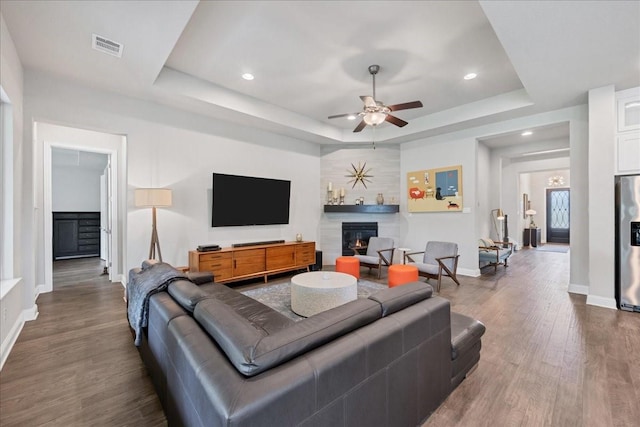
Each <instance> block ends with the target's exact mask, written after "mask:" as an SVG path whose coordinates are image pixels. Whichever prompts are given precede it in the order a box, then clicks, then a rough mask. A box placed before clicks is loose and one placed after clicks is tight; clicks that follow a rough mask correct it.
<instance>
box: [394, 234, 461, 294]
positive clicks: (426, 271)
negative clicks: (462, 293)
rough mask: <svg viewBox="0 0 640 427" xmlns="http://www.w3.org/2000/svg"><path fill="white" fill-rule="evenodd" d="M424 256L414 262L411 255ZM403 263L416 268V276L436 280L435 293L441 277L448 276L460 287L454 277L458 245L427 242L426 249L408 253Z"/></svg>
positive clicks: (438, 289) (438, 288) (456, 266)
mask: <svg viewBox="0 0 640 427" xmlns="http://www.w3.org/2000/svg"><path fill="white" fill-rule="evenodd" d="M418 254H424V255H423V257H422V260H421V261H416V260H414V258H412V255H418ZM404 256H405V262H406V263H407V264H409V265H415V266H416V267H418V274H419V275H420V276H422V277H426V278H427V281H429V279H438V283H437V285H436V291H437V292H440V284H441V282H442V276H445V277H446V276H448V277H451V279H453V281H454V282H456V285H458V286H460V282H459V281H458V278H457V277H456V271H457V269H458V258H459V257H460V255H458V244H457V243H452V242H427V247H426V248H425V250H424V251H421V252H409V253H406V254H405V255H404Z"/></svg>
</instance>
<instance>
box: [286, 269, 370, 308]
mask: <svg viewBox="0 0 640 427" xmlns="http://www.w3.org/2000/svg"><path fill="white" fill-rule="evenodd" d="M357 298H358V280H357V279H356V278H355V277H353V276H352V275H350V274H346V273H338V272H335V271H312V272H310V273H302V274H297V275H295V276H293V277H292V278H291V310H293V311H294V313H297V314H299V315H300V316H305V317H309V316H313V315H314V314H317V313H320V312H321V311H325V310H329V309H330V308H334V307H337V306H339V305H342V304H345V303H347V302H349V301H353V300H356V299H357Z"/></svg>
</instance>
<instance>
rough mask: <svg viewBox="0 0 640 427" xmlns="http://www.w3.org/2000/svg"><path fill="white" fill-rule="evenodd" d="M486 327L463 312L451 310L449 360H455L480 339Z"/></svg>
mask: <svg viewBox="0 0 640 427" xmlns="http://www.w3.org/2000/svg"><path fill="white" fill-rule="evenodd" d="M485 331H486V327H485V326H484V325H483V324H482V322H480V321H478V320H476V319H473V318H471V317H469V316H465V315H464V314H460V313H454V312H453V311H452V312H451V360H456V359H457V358H458V357H459V356H460V355H461V354H464V353H465V352H466V351H468V350H469V349H470V348H472V347H473V346H474V345H475V344H476V343H477V342H479V341H480V338H482V335H484V332H485Z"/></svg>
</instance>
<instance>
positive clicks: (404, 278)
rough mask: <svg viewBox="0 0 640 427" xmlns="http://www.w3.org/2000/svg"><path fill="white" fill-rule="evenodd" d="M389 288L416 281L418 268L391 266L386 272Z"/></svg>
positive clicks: (399, 265)
mask: <svg viewBox="0 0 640 427" xmlns="http://www.w3.org/2000/svg"><path fill="white" fill-rule="evenodd" d="M388 277H389V287H390V288H393V287H394V286H398V285H404V284H405V283H410V282H416V281H417V280H418V268H417V267H416V266H413V265H405V264H393V265H390V266H389V270H388Z"/></svg>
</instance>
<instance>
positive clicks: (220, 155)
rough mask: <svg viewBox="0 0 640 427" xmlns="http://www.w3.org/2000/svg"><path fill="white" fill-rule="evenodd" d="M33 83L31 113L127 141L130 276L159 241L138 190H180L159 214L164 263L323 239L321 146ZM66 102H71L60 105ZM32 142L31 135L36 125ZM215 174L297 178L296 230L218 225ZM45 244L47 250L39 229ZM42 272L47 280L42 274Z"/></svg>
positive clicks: (31, 77)
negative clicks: (217, 248) (249, 245)
mask: <svg viewBox="0 0 640 427" xmlns="http://www.w3.org/2000/svg"><path fill="white" fill-rule="evenodd" d="M26 81H27V84H26V88H27V91H26V93H25V114H26V115H28V116H29V117H38V118H40V120H42V121H48V122H52V123H63V124H65V125H67V126H72V127H78V128H85V129H94V130H98V131H103V132H108V133H115V134H120V135H126V137H127V153H126V157H127V163H128V170H127V183H128V191H127V193H128V194H127V212H128V215H127V236H128V237H127V248H126V250H127V260H126V261H125V267H124V269H123V270H124V271H123V272H124V273H126V272H127V271H128V270H129V269H130V268H132V267H134V266H138V265H139V264H140V262H141V261H142V260H143V259H145V258H146V257H147V255H148V247H149V241H150V238H151V236H150V232H151V212H150V211H149V210H148V209H137V208H135V207H134V205H133V190H134V189H135V188H138V187H156V186H157V187H168V188H171V189H172V190H173V207H171V208H168V209H159V210H158V232H159V239H160V244H161V248H162V255H163V259H164V260H165V261H167V262H169V263H172V264H175V265H186V264H187V263H188V251H189V250H192V249H195V248H196V247H197V246H198V245H199V244H204V243H218V244H220V245H223V246H226V245H229V244H231V243H236V242H246V241H260V240H273V239H284V240H294V238H295V234H296V233H298V232H300V233H302V234H303V236H304V238H305V239H306V240H310V241H311V240H317V238H318V223H319V218H320V213H321V206H320V203H319V200H318V197H317V189H318V188H319V185H320V184H319V176H320V150H319V148H318V146H316V145H314V144H310V143H307V142H303V141H299V140H294V139H291V138H288V137H284V136H280V135H276V134H272V133H268V132H264V131H258V130H253V129H250V128H244V127H241V126H238V125H233V124H229V123H223V122H220V121H217V120H215V119H214V118H211V117H204V116H199V115H196V114H193V113H189V112H185V111H181V110H177V109H173V108H170V107H166V106H162V105H158V104H154V103H150V102H145V101H140V100H135V99H132V98H128V97H125V96H122V95H118V94H113V93H106V92H99V91H95V90H93V89H89V88H85V87H81V86H77V85H75V84H73V83H70V82H67V81H64V80H58V79H56V78H53V77H51V76H48V75H44V74H40V73H37V72H29V73H27V79H26ZM60 99H65V103H64V104H61V103H60V102H59V100H60ZM25 136H26V137H27V138H31V137H32V135H31V130H30V129H27V135H25ZM36 148H38V149H40V148H41V147H36ZM32 154H33V153H29V156H31V155H32ZM35 156H36V158H38V157H39V154H38V153H37V152H36V153H35ZM26 168H27V169H28V170H29V173H34V166H33V165H31V164H27V165H26ZM213 172H220V173H230V174H239V175H252V176H263V177H271V178H279V179H290V180H291V181H292V186H291V188H292V193H291V216H290V224H289V225H278V226H255V227H225V228H212V227H211V225H210V224H211V220H210V215H211V212H210V209H211V194H210V193H211V180H212V178H211V176H212V173H213ZM30 184H31V183H30ZM36 184H37V183H36ZM34 188H35V195H28V196H27V197H33V198H34V199H35V200H36V201H40V200H42V190H41V189H40V187H39V186H38V185H36V186H35V187H34ZM36 222H38V223H40V222H42V218H41V217H38V218H36ZM37 240H38V242H39V243H41V244H45V243H44V242H43V241H42V232H41V231H40V230H38V239H37ZM34 251H35V252H36V253H37V257H38V261H40V262H39V263H35V265H40V264H42V262H41V259H42V251H41V250H39V249H34ZM39 268H40V267H39ZM35 275H36V276H37V277H38V278H41V277H42V273H41V272H40V271H39V269H38V271H36V272H35Z"/></svg>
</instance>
